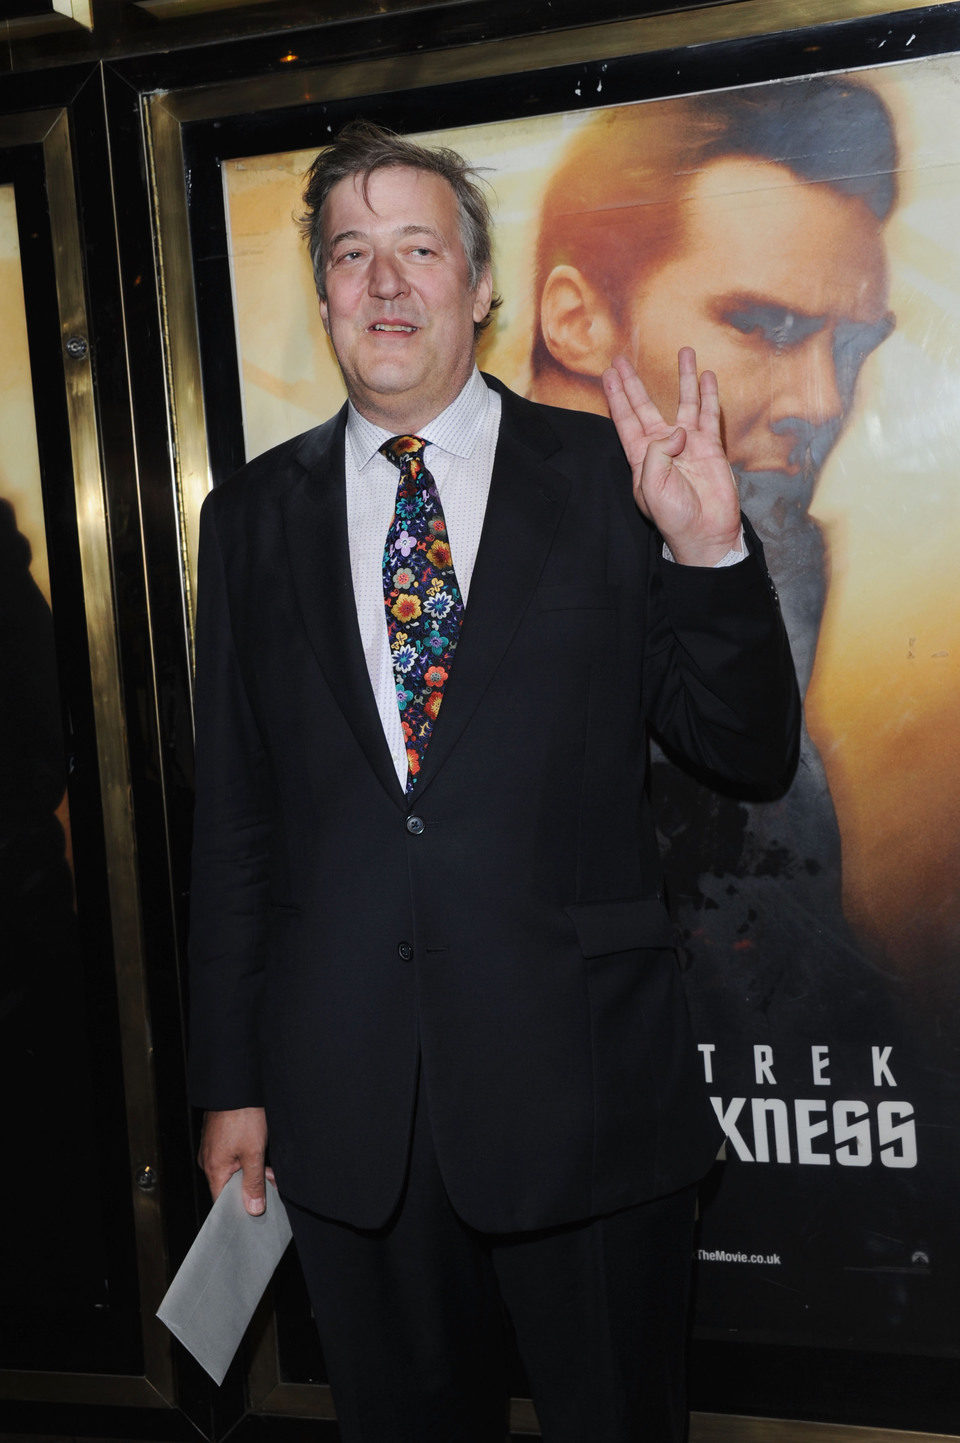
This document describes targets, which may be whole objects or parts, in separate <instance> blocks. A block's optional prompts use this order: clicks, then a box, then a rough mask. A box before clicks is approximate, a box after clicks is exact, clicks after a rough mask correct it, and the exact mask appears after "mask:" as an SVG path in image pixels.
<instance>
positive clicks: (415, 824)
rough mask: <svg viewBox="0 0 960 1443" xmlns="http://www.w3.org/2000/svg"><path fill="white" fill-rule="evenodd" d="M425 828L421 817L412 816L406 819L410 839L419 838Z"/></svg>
mask: <svg viewBox="0 0 960 1443" xmlns="http://www.w3.org/2000/svg"><path fill="white" fill-rule="evenodd" d="M425 827H426V822H425V821H424V820H423V818H422V817H417V816H413V817H408V818H407V831H408V832H409V833H410V835H411V837H419V836H420V834H421V833H422V832H423V830H424V828H425Z"/></svg>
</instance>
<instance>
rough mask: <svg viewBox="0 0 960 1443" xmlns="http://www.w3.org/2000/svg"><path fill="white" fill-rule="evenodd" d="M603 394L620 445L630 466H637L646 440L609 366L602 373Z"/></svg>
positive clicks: (618, 376)
mask: <svg viewBox="0 0 960 1443" xmlns="http://www.w3.org/2000/svg"><path fill="white" fill-rule="evenodd" d="M602 380H603V392H604V395H605V396H606V398H607V405H608V407H609V409H610V419H611V420H612V421H613V424H614V425H615V426H616V428H617V435H618V436H619V437H620V444H621V446H622V447H623V450H624V454H625V455H626V458H627V460H628V462H629V463H630V465H631V466H632V467H633V466H639V465H640V463H641V461H642V460H643V455H644V451H645V450H646V445H647V438H646V434H645V432H644V429H643V426H642V424H641V422H640V419H639V417H638V416H637V414H636V412H635V411H634V409H633V407H632V406H631V404H630V402H629V400H628V399H627V395H626V392H625V391H624V389H623V381H622V379H621V377H620V374H619V372H618V371H616V370H614V368H613V367H612V366H611V367H610V368H609V369H608V370H606V371H604V373H603V377H602Z"/></svg>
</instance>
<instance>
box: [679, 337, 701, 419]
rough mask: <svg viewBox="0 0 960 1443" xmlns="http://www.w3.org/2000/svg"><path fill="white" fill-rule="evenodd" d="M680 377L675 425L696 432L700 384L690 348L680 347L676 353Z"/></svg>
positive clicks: (695, 357)
mask: <svg viewBox="0 0 960 1443" xmlns="http://www.w3.org/2000/svg"><path fill="white" fill-rule="evenodd" d="M677 369H678V371H679V375H680V400H679V403H678V405H677V425H678V426H684V427H685V428H686V429H688V430H691V431H692V430H696V428H697V427H698V426H699V424H700V383H699V381H698V380H697V353H696V351H695V350H694V349H693V347H692V346H682V347H681V348H680V350H679V352H678V353H677Z"/></svg>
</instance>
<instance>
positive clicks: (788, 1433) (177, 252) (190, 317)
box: [144, 0, 960, 1443]
mask: <svg viewBox="0 0 960 1443" xmlns="http://www.w3.org/2000/svg"><path fill="white" fill-rule="evenodd" d="M894 3H895V4H896V13H906V12H909V11H913V10H921V9H928V8H930V6H931V5H933V6H938V5H944V4H949V3H952V0H899V3H896V0H894ZM889 13H891V6H890V0H846V3H838V0H731V3H726V4H723V5H708V6H706V7H704V8H703V9H698V10H695V11H690V10H685V11H683V12H680V13H673V14H666V15H656V16H650V17H645V18H643V19H638V20H631V21H617V22H612V23H608V24H605V25H598V26H593V27H584V28H582V29H576V30H565V31H561V32H556V33H554V34H547V35H544V34H538V35H537V36H536V62H535V65H534V68H535V69H536V70H538V71H539V70H543V69H549V68H555V67H560V66H564V65H570V64H574V63H578V62H582V63H588V62H591V61H596V60H608V59H616V58H619V57H621V56H629V55H641V54H650V53H652V52H655V51H658V50H666V49H670V48H674V47H677V46H690V45H703V44H710V43H716V42H718V41H723V40H736V39H746V38H748V37H751V36H762V35H769V34H776V33H778V32H781V31H786V30H795V29H804V28H807V27H810V26H814V25H823V24H836V23H841V22H844V21H851V20H857V19H865V18H870V17H872V16H879V15H884V14H889ZM530 43H531V42H530V37H529V36H525V37H519V38H517V39H510V40H497V41H490V42H488V43H484V44H474V45H468V46H462V47H456V48H451V49H446V50H436V51H432V52H430V53H426V54H416V55H409V54H407V55H403V56H391V57H384V58H381V59H377V60H373V61H368V60H364V61H356V62H351V63H347V64H341V63H333V64H331V65H329V66H319V67H315V68H312V69H309V70H299V71H291V72H286V73H281V74H279V75H271V76H265V77H252V78H250V79H245V80H240V81H231V82H228V83H225V84H220V85H206V86H202V87H196V88H194V89H185V90H181V91H171V92H157V93H156V94H154V95H152V96H148V97H147V98H146V101H145V106H144V110H145V124H146V129H147V135H148V143H149V147H150V157H151V161H150V163H151V175H152V184H153V194H154V207H155V224H156V231H157V242H156V243H157V249H158V262H159V272H160V278H161V290H162V297H163V325H164V337H165V344H166V354H167V367H168V388H169V402H170V407H171V413H172V426H173V432H174V436H175V439H176V446H177V463H176V464H177V488H178V497H179V502H180V526H181V549H182V558H183V567H184V585H185V588H186V597H187V606H188V615H189V617H190V627H191V635H192V630H193V614H194V613H193V585H192V583H193V578H194V577H195V575H196V547H197V531H198V520H199V509H200V503H201V502H202V500H203V497H204V496H205V495H206V492H207V491H208V490H209V487H210V480H211V478H210V471H209V456H208V450H207V444H206V422H205V414H204V407H203V390H202V377H201V369H200V350H199V337H198V332H197V318H196V309H195V306H194V303H193V295H194V292H193V276H192V263H191V249H190V232H189V219H188V212H187V200H186V190H185V186H184V181H183V149H182V143H181V134H180V127H181V125H183V124H184V123H186V122H190V121H202V120H214V119H218V118H220V117H222V116H226V115H231V114H237V113H253V112H255V111H257V110H273V109H282V108H285V107H288V106H294V105H302V104H307V103H318V102H321V101H327V100H335V99H349V98H351V97H353V96H360V95H372V94H378V93H384V92H387V91H391V90H405V89H417V88H422V87H426V86H429V85H436V84H441V83H443V84H449V83H454V82H456V83H464V82H467V81H470V80H477V79H482V78H484V77H487V76H496V75H506V74H511V73H514V74H515V73H522V72H523V71H526V70H529V69H531V52H530ZM811 68H815V67H814V66H813V62H811ZM263 1309H264V1311H263V1312H261V1324H260V1330H259V1335H258V1336H256V1337H255V1342H254V1346H253V1350H252V1354H251V1357H250V1363H249V1370H248V1385H249V1395H250V1407H251V1409H252V1411H253V1412H255V1413H265V1414H271V1415H285V1416H290V1417H310V1418H318V1419H319V1418H333V1417H334V1416H335V1413H334V1411H333V1403H332V1397H331V1394H330V1389H329V1387H328V1386H327V1385H326V1384H314V1383H291V1382H283V1381H281V1379H280V1376H279V1369H278V1361H277V1340H276V1324H275V1318H274V1316H273V1314H272V1312H270V1311H269V1308H268V1306H267V1304H264V1305H263ZM510 1423H511V1428H512V1429H513V1430H514V1431H516V1432H519V1433H526V1434H528V1435H529V1436H539V1429H538V1426H537V1422H536V1415H535V1413H534V1410H533V1405H532V1403H531V1402H530V1400H529V1399H524V1398H514V1399H511V1403H510ZM958 1439H960V1434H944V1433H936V1434H934V1433H915V1432H903V1431H898V1430H895V1429H877V1428H874V1427H859V1426H849V1425H841V1424H829V1423H810V1422H802V1421H797V1420H790V1419H768V1418H747V1417H740V1416H738V1415H732V1414H731V1415H727V1414H715V1413H693V1414H692V1415H691V1430H690V1443H949V1440H958Z"/></svg>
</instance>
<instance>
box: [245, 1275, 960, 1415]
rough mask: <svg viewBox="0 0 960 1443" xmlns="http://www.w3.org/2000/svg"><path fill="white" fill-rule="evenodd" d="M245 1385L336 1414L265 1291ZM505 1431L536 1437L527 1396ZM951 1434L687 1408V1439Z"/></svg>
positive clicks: (257, 1408) (253, 1404) (265, 1408)
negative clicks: (283, 1374)
mask: <svg viewBox="0 0 960 1443" xmlns="http://www.w3.org/2000/svg"><path fill="white" fill-rule="evenodd" d="M248 1336H249V1339H250V1343H251V1352H250V1354H249V1357H248V1371H247V1384H248V1390H249V1400H250V1409H251V1411H252V1412H253V1413H255V1414H270V1415H283V1416H285V1417H288V1418H336V1416H337V1415H336V1411H335V1409H334V1406H333V1398H332V1395H331V1392H330V1388H329V1386H328V1385H327V1384H325V1383H285V1382H282V1381H281V1379H280V1370H279V1363H278V1358H277V1323H276V1314H275V1313H274V1311H273V1307H272V1292H268V1293H267V1294H266V1296H265V1298H264V1299H263V1301H262V1302H261V1304H260V1306H259V1308H258V1309H257V1315H256V1320H255V1322H254V1324H253V1325H252V1327H251V1330H250V1334H249V1335H248ZM510 1431H511V1433H516V1434H519V1435H521V1436H523V1437H530V1438H539V1437H540V1425H539V1423H538V1421H537V1415H536V1411H535V1409H534V1406H533V1403H532V1402H531V1401H530V1399H529V1398H511V1399H510ZM957 1439H960V1434H956V1433H906V1432H901V1431H899V1430H897V1429H895V1428H873V1427H861V1426H858V1425H851V1424H846V1423H808V1422H802V1421H800V1420H798V1419H790V1418H746V1417H741V1416H739V1415H737V1414H733V1413H691V1415H690V1440H689V1443H956V1440H957Z"/></svg>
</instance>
